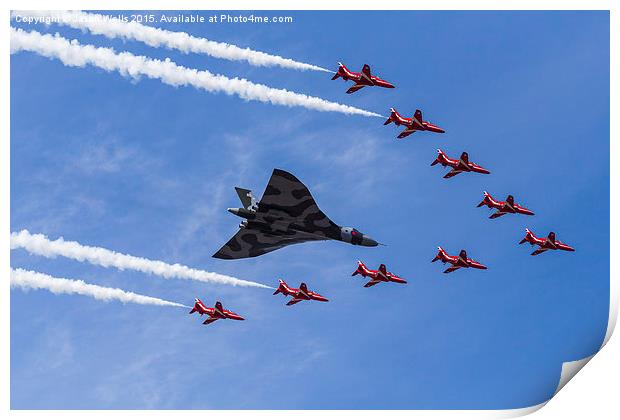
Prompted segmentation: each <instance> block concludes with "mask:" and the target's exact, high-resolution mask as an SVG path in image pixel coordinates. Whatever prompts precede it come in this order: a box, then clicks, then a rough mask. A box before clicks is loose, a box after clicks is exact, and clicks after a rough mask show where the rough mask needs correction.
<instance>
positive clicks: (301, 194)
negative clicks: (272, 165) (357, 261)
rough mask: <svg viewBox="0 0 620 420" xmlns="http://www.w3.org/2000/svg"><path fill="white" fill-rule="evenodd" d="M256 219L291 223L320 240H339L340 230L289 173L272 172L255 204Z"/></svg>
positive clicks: (277, 170) (279, 170)
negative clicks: (256, 206) (256, 204)
mask: <svg viewBox="0 0 620 420" xmlns="http://www.w3.org/2000/svg"><path fill="white" fill-rule="evenodd" d="M256 215H257V217H260V218H268V219H269V220H276V221H279V222H281V223H283V224H289V225H291V224H293V225H295V226H298V227H301V229H302V230H303V231H305V232H308V234H307V236H308V237H309V238H308V239H306V240H312V239H310V238H311V237H312V236H313V235H314V236H317V238H316V240H320V239H340V227H339V226H338V225H336V224H335V223H334V222H332V221H331V220H330V219H329V217H327V216H326V215H325V213H323V212H322V211H321V209H319V206H318V205H317V204H316V201H314V198H313V197H312V194H310V191H309V190H308V188H307V187H306V186H305V185H304V184H303V183H302V182H301V181H300V180H299V179H297V178H296V177H295V176H294V175H293V174H290V173H288V172H286V171H283V170H281V169H274V170H273V174H272V175H271V178H270V179H269V183H268V184H267V188H265V192H264V193H263V196H262V198H261V199H260V201H259V203H258V209H257V211H256Z"/></svg>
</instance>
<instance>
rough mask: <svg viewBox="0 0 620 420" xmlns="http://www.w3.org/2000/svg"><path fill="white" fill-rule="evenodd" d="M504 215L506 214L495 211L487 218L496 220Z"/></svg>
mask: <svg viewBox="0 0 620 420" xmlns="http://www.w3.org/2000/svg"><path fill="white" fill-rule="evenodd" d="M505 214H506V212H503V211H499V210H497V211H496V212H495V213H493V214H492V215H490V216H489V219H497V218H498V217H500V216H503V215H505Z"/></svg>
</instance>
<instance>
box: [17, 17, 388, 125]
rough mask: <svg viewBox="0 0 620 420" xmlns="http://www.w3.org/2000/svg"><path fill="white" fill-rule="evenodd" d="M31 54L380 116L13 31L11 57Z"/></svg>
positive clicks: (135, 75) (272, 100) (209, 88)
mask: <svg viewBox="0 0 620 420" xmlns="http://www.w3.org/2000/svg"><path fill="white" fill-rule="evenodd" d="M20 51H30V52H34V53H37V54H39V55H42V56H44V57H48V58H56V59H58V60H60V61H61V62H62V63H63V64H64V65H66V66H70V67H84V66H86V65H92V66H95V67H99V68H101V69H103V70H106V71H117V72H118V73H120V74H121V75H123V76H130V77H132V78H134V79H137V78H139V77H140V76H146V77H148V78H151V79H159V80H160V81H162V82H163V83H165V84H168V85H171V86H193V87H195V88H197V89H203V90H206V91H207V92H215V93H217V92H223V93H226V94H228V95H237V96H239V97H240V98H242V99H246V100H254V101H260V102H267V103H271V104H274V105H284V106H289V107H293V106H300V107H304V108H308V109H313V110H316V111H325V112H341V113H343V114H349V115H354V114H356V115H364V116H367V117H380V118H383V117H382V116H381V115H379V114H376V113H374V112H370V111H365V110H363V109H359V108H355V107H352V106H348V105H343V104H339V103H336V102H330V101H327V100H325V99H321V98H317V97H314V96H308V95H304V94H301V93H295V92H291V91H288V90H286V89H275V88H272V87H269V86H266V85H261V84H257V83H253V82H250V81H248V80H246V79H238V78H234V79H230V78H228V77H226V76H222V75H214V74H212V73H210V72H208V71H206V70H202V71H199V70H196V69H192V68H187V67H183V66H180V65H178V64H176V63H174V62H172V61H170V59H166V60H164V61H162V60H156V59H152V58H148V57H144V56H137V55H133V54H131V53H128V52H122V53H116V51H114V50H113V49H111V48H103V47H95V46H93V45H80V44H79V43H78V41H77V40H73V41H69V40H68V39H65V38H63V37H61V36H60V35H58V34H56V35H55V36H51V35H47V34H46V35H43V34H40V33H39V32H36V31H32V32H26V31H24V30H22V29H15V28H11V54H15V53H17V52H20Z"/></svg>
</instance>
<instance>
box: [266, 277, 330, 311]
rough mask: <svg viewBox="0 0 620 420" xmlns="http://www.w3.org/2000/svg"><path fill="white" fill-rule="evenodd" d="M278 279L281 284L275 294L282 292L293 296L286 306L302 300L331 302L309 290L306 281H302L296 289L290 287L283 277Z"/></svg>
mask: <svg viewBox="0 0 620 420" xmlns="http://www.w3.org/2000/svg"><path fill="white" fill-rule="evenodd" d="M278 281H279V282H280V284H279V285H278V288H277V289H276V291H275V292H273V294H274V295H277V294H278V293H282V294H283V295H284V296H291V298H292V299H291V300H289V301H288V302H287V303H286V306H290V305H294V304H296V303H299V302H301V301H302V300H318V301H319V302H329V300H327V298H325V297H323V296H321V295H319V294H318V293H315V292H313V291H311V290H308V286H306V283H301V284H300V285H299V289H295V288H294V287H290V286H289V285H288V284H286V283H285V282H284V280H282V279H280V280H278Z"/></svg>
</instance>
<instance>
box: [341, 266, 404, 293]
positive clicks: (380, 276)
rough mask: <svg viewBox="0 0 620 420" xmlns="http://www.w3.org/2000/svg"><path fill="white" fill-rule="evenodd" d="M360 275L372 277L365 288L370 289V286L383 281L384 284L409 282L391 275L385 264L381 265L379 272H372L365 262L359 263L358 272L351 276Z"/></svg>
mask: <svg viewBox="0 0 620 420" xmlns="http://www.w3.org/2000/svg"><path fill="white" fill-rule="evenodd" d="M358 274H361V275H362V277H370V278H371V280H370V281H369V282H368V283H366V284H365V285H364V287H370V286H374V285H375V284H377V283H381V282H382V281H384V282H390V281H391V282H394V283H401V284H406V283H407V280H405V279H403V278H401V277H398V276H397V275H396V274H393V273H390V272H389V271H387V269H386V268H385V264H381V265H379V269H378V270H370V269H369V268H368V267H366V265H364V263H363V262H361V261H358V262H357V270H355V271H354V272H353V274H351V275H352V276H356V275H358Z"/></svg>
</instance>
